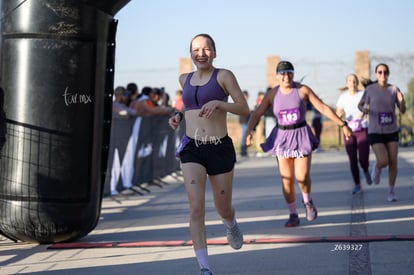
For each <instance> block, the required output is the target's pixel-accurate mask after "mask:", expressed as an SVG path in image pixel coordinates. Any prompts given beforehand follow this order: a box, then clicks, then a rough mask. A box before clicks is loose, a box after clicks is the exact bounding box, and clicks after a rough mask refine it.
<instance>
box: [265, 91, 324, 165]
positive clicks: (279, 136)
mask: <svg viewBox="0 0 414 275" xmlns="http://www.w3.org/2000/svg"><path fill="white" fill-rule="evenodd" d="M273 113H274V114H275V116H276V119H277V123H278V124H279V125H281V126H282V127H283V126H286V128H289V126H297V127H292V128H289V129H283V128H282V129H279V128H278V127H277V126H275V127H274V128H273V130H272V132H271V133H270V135H269V136H268V137H267V138H266V141H265V142H264V143H263V144H261V147H262V149H263V151H264V152H267V153H270V154H272V155H274V156H276V157H278V158H300V157H304V156H307V155H310V154H311V153H312V151H313V150H315V149H316V148H317V147H318V145H319V142H318V140H317V139H316V137H315V136H314V134H313V132H312V129H311V128H310V127H309V125H308V124H306V102H305V101H304V100H302V98H301V97H300V94H299V90H298V88H297V86H296V84H295V83H294V87H293V89H292V92H290V93H289V94H283V93H281V92H279V88H277V90H276V92H275V97H274V99H273ZM298 125H299V126H298Z"/></svg>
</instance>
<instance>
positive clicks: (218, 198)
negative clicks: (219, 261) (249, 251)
mask: <svg viewBox="0 0 414 275" xmlns="http://www.w3.org/2000/svg"><path fill="white" fill-rule="evenodd" d="M233 174H234V170H232V171H230V172H227V173H223V174H218V175H214V176H209V179H210V182H211V189H212V191H213V197H214V205H215V207H216V210H217V212H218V214H219V215H220V216H221V218H222V220H223V223H224V225H225V226H226V228H227V240H228V242H229V244H230V246H231V247H232V248H234V249H240V248H241V247H242V246H243V234H242V233H241V231H240V228H239V226H238V224H237V221H236V216H235V211H234V208H233V205H232V185H233Z"/></svg>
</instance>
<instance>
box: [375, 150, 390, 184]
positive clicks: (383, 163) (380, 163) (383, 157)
mask: <svg viewBox="0 0 414 275" xmlns="http://www.w3.org/2000/svg"><path fill="white" fill-rule="evenodd" d="M372 150H373V151H374V154H375V160H376V162H375V164H374V167H372V173H371V178H372V181H373V182H374V183H375V184H379V183H380V178H381V169H382V168H384V167H387V166H388V163H389V160H388V152H387V148H386V147H385V144H384V143H374V144H372Z"/></svg>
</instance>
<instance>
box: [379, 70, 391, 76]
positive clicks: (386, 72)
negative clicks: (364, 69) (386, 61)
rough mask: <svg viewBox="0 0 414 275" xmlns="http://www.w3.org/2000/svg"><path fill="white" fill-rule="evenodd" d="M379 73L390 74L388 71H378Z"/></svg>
mask: <svg viewBox="0 0 414 275" xmlns="http://www.w3.org/2000/svg"><path fill="white" fill-rule="evenodd" d="M377 74H384V75H388V74H389V72H388V71H378V72H377Z"/></svg>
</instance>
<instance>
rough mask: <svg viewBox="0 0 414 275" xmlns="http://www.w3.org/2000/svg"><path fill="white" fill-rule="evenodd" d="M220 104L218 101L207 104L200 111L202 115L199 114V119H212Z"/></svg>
mask: <svg viewBox="0 0 414 275" xmlns="http://www.w3.org/2000/svg"><path fill="white" fill-rule="evenodd" d="M218 102H219V101H217V100H212V101H209V102H207V103H206V104H204V105H203V107H201V109H200V113H198V116H199V117H205V118H211V116H212V115H213V112H214V110H216V109H218Z"/></svg>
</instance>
